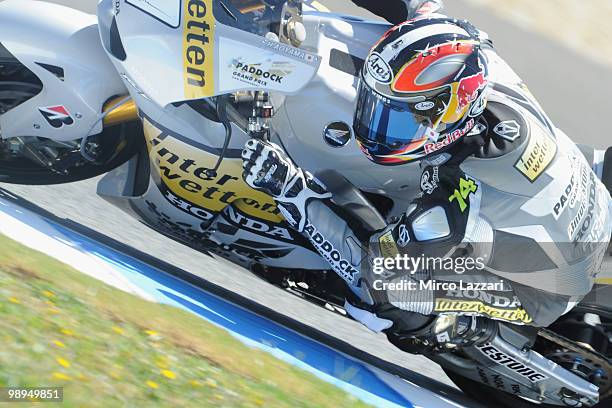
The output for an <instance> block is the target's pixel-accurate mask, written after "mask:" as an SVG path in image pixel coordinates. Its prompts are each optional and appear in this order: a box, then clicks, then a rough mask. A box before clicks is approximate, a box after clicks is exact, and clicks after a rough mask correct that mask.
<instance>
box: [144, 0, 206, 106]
mask: <svg viewBox="0 0 612 408" xmlns="http://www.w3.org/2000/svg"><path fill="white" fill-rule="evenodd" d="M146 1H147V2H149V1H150V0H146ZM167 3H169V4H176V3H175V2H167ZM183 5H184V11H183V13H184V18H183V66H184V72H183V77H184V86H185V99H200V98H204V97H207V96H211V95H213V94H214V92H215V74H214V72H215V71H214V61H215V56H214V50H215V18H214V16H213V6H212V0H183Z"/></svg>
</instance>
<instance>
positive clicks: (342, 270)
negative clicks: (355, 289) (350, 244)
mask: <svg viewBox="0 0 612 408" xmlns="http://www.w3.org/2000/svg"><path fill="white" fill-rule="evenodd" d="M304 232H305V233H306V235H307V236H308V238H309V239H310V242H312V245H313V246H314V247H315V248H316V249H317V251H319V253H320V254H321V256H323V258H325V260H327V262H329V263H330V265H331V266H332V268H333V269H334V271H336V273H338V274H339V275H340V277H342V278H343V279H344V280H345V281H346V282H348V283H349V284H351V285H353V284H354V283H355V278H356V277H357V276H358V275H359V271H358V270H357V269H355V268H354V267H353V265H351V263H350V262H349V261H348V260H346V259H344V258H343V257H342V254H340V252H339V251H338V250H337V249H336V248H335V247H334V246H333V245H332V243H331V242H329V241H328V240H326V239H325V237H323V235H321V233H320V232H319V230H317V228H316V227H315V226H314V225H312V224H311V223H310V222H308V223H307V224H306V226H305V227H304Z"/></svg>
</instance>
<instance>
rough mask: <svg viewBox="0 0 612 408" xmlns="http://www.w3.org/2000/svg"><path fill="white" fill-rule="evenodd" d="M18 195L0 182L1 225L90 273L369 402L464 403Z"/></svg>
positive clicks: (32, 245) (3, 231) (390, 404)
mask: <svg viewBox="0 0 612 408" xmlns="http://www.w3.org/2000/svg"><path fill="white" fill-rule="evenodd" d="M18 200H19V198H18V197H14V196H12V194H11V193H9V192H7V191H6V190H2V189H0V233H1V234H4V235H6V236H8V237H10V238H11V239H13V240H15V241H18V242H20V243H21V244H23V245H26V246H28V247H30V248H32V249H35V250H37V251H40V252H43V253H45V254H48V255H49V256H51V257H53V258H56V259H57V260H59V261H61V262H63V263H65V264H67V265H70V266H71V267H73V268H75V269H77V270H79V271H81V272H83V273H85V274H87V275H89V276H92V277H94V278H96V279H99V280H101V281H103V282H105V283H107V284H109V285H112V286H114V287H116V288H119V289H121V290H124V291H126V292H129V293H132V294H135V295H137V296H140V297H142V298H145V299H147V300H150V301H155V302H158V303H164V304H169V305H173V306H177V307H180V308H182V309H184V310H187V311H189V312H191V313H194V314H196V315H197V316H200V317H201V318H203V319H205V320H207V321H209V322H211V323H213V324H215V325H217V326H219V327H222V328H224V329H225V330H227V331H228V332H229V333H231V334H232V335H233V336H235V337H237V338H238V339H240V340H241V341H243V342H244V343H245V344H247V345H249V346H251V347H256V348H259V349H262V350H265V351H267V352H269V353H270V354H272V355H274V356H276V357H277V358H279V359H282V360H284V361H286V362H288V363H290V364H293V365H295V366H297V367H300V368H302V369H304V370H306V371H309V372H311V373H312V374H314V375H316V376H317V377H319V378H321V379H323V380H325V381H327V382H329V383H332V384H334V385H336V386H338V387H339V388H341V389H343V390H345V391H346V392H349V393H350V394H352V395H354V396H355V397H356V398H358V399H360V400H362V401H364V402H366V403H369V404H372V405H374V406H378V407H428V408H429V407H432V408H434V407H435V408H438V407H439V408H446V407H459V408H461V407H463V405H460V404H458V403H456V402H453V401H451V400H449V399H447V398H444V397H443V396H440V395H437V394H434V393H432V392H430V391H428V390H426V389H424V388H422V387H419V386H417V385H415V384H413V383H411V382H409V381H407V380H404V379H401V378H399V377H397V376H394V375H391V374H389V373H387V372H385V371H382V370H380V369H378V368H376V367H373V366H371V365H369V364H367V363H365V362H362V361H359V360H357V359H355V358H353V357H350V356H347V355H346V354H343V353H341V352H339V351H337V350H334V349H333V348H331V347H329V346H326V345H324V344H322V343H319V342H317V341H315V340H312V339H310V338H308V337H305V336H303V335H301V334H299V333H297V332H295V331H293V330H290V329H288V328H286V327H284V326H282V325H280V324H278V323H276V322H273V321H271V320H269V319H266V318H264V317H262V316H260V315H257V314H255V313H253V312H251V311H249V310H246V309H244V308H242V307H240V306H237V305H235V304H233V303H230V302H228V301H226V300H224V299H222V298H220V297H218V296H216V295H213V294H212V293H209V292H207V291H205V290H203V289H201V288H198V287H196V286H193V285H191V284H189V283H186V282H184V281H182V280H180V279H178V278H176V277H174V276H172V275H170V274H167V273H165V272H163V271H161V270H158V269H155V268H153V267H151V266H150V265H148V264H146V263H144V262H142V261H140V260H138V259H136V258H133V257H130V256H127V255H125V254H122V253H120V252H117V251H115V250H113V249H111V248H109V247H107V246H104V245H103V244H101V243H99V242H97V241H95V240H93V239H91V238H88V237H86V236H83V235H81V234H78V233H76V232H74V231H72V230H70V229H68V228H66V227H64V226H62V225H59V224H57V223H55V222H53V221H51V220H48V219H46V218H44V217H42V216H40V215H38V214H36V213H35V212H32V211H30V210H26V209H24V208H23V207H20V206H18V205H17V204H16V203H15V201H18Z"/></svg>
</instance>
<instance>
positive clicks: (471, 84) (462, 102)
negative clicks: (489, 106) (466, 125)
mask: <svg viewBox="0 0 612 408" xmlns="http://www.w3.org/2000/svg"><path fill="white" fill-rule="evenodd" d="M487 83H488V81H487V79H486V78H485V75H484V73H483V72H479V73H478V74H476V75H472V76H469V77H465V78H463V79H461V80H460V81H459V87H458V89H457V100H458V105H457V111H462V110H463V109H465V107H466V106H468V105H469V104H470V103H472V102H474V101H475V100H476V99H477V98H478V92H479V91H480V90H482V89H484V88H485V87H486V86H487Z"/></svg>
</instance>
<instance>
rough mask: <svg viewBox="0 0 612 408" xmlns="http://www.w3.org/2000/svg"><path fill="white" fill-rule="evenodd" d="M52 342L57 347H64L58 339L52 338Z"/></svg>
mask: <svg viewBox="0 0 612 408" xmlns="http://www.w3.org/2000/svg"><path fill="white" fill-rule="evenodd" d="M53 344H55V345H56V346H57V347H61V348H66V345H65V344H64V343H62V342H61V341H59V340H53Z"/></svg>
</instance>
